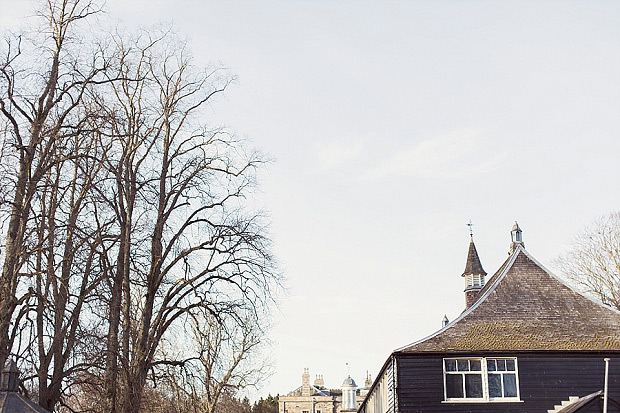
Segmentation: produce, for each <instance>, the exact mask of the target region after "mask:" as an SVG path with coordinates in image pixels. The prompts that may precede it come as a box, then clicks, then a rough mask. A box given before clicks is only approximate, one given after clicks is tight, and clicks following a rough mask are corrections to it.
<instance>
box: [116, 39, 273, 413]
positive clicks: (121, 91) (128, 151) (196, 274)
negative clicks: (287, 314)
mask: <svg viewBox="0 0 620 413" xmlns="http://www.w3.org/2000/svg"><path fill="white" fill-rule="evenodd" d="M124 44H126V43H125V42H123V40H122V39H119V45H120V47H119V49H120V50H122V51H123V53H121V54H120V60H119V62H118V63H117V64H116V65H115V67H117V68H118V69H119V70H120V73H118V74H116V75H115V76H116V77H117V78H125V79H133V80H125V81H120V82H116V83H111V84H110V85H111V87H112V92H111V94H112V95H113V96H114V97H115V99H116V102H115V103H110V104H109V107H110V108H113V111H112V112H113V113H114V114H115V116H116V121H115V126H114V130H113V131H111V133H110V135H111V136H114V140H113V149H112V150H111V151H109V154H108V156H107V158H106V163H107V165H108V168H109V170H110V173H111V174H112V176H113V183H112V184H111V185H110V186H109V188H110V190H111V191H110V192H109V194H108V196H107V199H108V202H109V204H110V206H111V208H112V209H113V210H114V211H115V214H116V217H117V221H118V225H119V233H120V236H119V243H118V247H117V248H116V249H115V250H114V254H115V256H114V257H112V258H110V260H109V261H110V262H116V263H117V265H116V267H115V270H114V271H115V273H114V275H113V276H112V279H113V282H112V291H111V297H112V301H111V303H110V313H109V322H110V328H109V332H108V339H107V343H108V347H107V354H108V356H107V366H106V377H105V382H106V389H107V391H106V392H107V397H108V410H110V411H115V410H123V411H129V412H138V411H139V410H140V405H141V400H142V396H143V390H144V387H145V384H146V380H147V375H148V372H149V370H151V369H154V368H157V367H158V366H159V365H166V364H179V363H181V362H182V360H178V359H172V360H170V359H167V360H158V359H157V354H158V349H159V346H160V343H161V342H162V340H164V339H165V338H166V337H167V336H168V335H169V333H170V331H171V330H172V328H173V327H174V326H175V325H179V324H182V323H183V322H184V320H185V319H186V318H187V317H190V316H192V315H193V314H195V313H197V312H202V311H207V312H209V313H211V314H212V315H213V316H214V317H216V318H217V317H221V316H222V315H223V314H237V315H238V313H239V312H241V311H244V310H245V309H247V308H252V309H254V311H257V312H259V311H260V308H261V307H263V306H265V305H267V303H268V301H269V300H271V299H272V291H271V290H272V288H273V287H274V286H275V285H277V283H278V276H277V274H276V272H275V271H274V265H273V260H272V257H271V255H270V254H269V249H268V246H269V240H268V239H267V238H265V236H264V233H265V231H264V228H263V226H262V225H261V221H260V216H259V215H256V214H252V213H248V212H246V211H245V210H244V207H243V198H244V197H245V194H246V192H247V191H248V190H249V189H250V188H251V187H252V185H253V184H254V169H255V168H256V167H257V166H259V165H260V164H261V163H263V162H264V161H263V160H262V159H261V158H260V157H259V156H258V155H257V154H255V153H250V154H247V155H246V154H245V153H244V152H243V148H242V146H241V144H240V142H237V141H235V140H234V138H233V137H231V136H230V135H229V134H227V133H226V132H225V131H223V130H222V129H220V128H215V129H212V128H209V127H207V126H205V123H204V122H205V118H204V117H205V115H206V112H205V111H204V110H203V109H204V108H205V106H206V105H207V104H208V102H211V101H212V100H213V99H214V97H215V96H217V95H218V94H220V93H222V92H223V91H224V90H225V88H226V87H227V86H228V85H229V83H230V78H229V77H227V76H226V75H224V76H222V75H221V74H220V73H221V70H220V69H217V68H216V69H213V70H199V69H197V68H195V67H193V66H192V64H191V59H190V58H189V53H188V51H187V49H186V46H185V44H183V43H182V42H179V41H178V40H176V39H175V38H174V37H173V36H171V35H170V34H167V33H164V34H163V35H160V36H155V37H153V36H152V35H148V34H145V35H144V36H142V37H141V38H140V39H138V40H136V41H131V42H130V44H132V45H135V44H137V45H138V46H131V47H125V46H124ZM136 79H138V80H136ZM181 358H182V357H181ZM119 372H122V377H121V376H120V375H119ZM119 392H120V393H121V394H119Z"/></svg>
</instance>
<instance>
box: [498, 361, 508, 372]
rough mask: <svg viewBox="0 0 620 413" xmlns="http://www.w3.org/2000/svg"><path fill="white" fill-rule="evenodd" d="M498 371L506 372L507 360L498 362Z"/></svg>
mask: <svg viewBox="0 0 620 413" xmlns="http://www.w3.org/2000/svg"><path fill="white" fill-rule="evenodd" d="M497 371H506V360H497Z"/></svg>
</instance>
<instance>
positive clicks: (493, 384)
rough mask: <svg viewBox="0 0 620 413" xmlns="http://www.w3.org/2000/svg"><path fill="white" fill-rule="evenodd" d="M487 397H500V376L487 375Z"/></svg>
mask: <svg viewBox="0 0 620 413" xmlns="http://www.w3.org/2000/svg"><path fill="white" fill-rule="evenodd" d="M489 397H502V375H501V374H489Z"/></svg>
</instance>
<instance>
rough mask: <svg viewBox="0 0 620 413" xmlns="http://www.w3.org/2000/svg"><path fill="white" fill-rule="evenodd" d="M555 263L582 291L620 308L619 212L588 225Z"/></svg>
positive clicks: (604, 216)
mask: <svg viewBox="0 0 620 413" xmlns="http://www.w3.org/2000/svg"><path fill="white" fill-rule="evenodd" d="M555 265H556V267H558V268H559V270H560V272H561V273H562V274H563V275H564V276H565V277H566V278H568V279H569V280H571V281H572V282H573V283H575V284H576V286H577V287H578V288H579V289H581V290H582V291H583V292H585V293H587V294H591V295H592V296H594V297H595V298H597V299H598V300H600V301H601V302H602V303H603V304H605V305H608V306H610V307H613V308H615V309H617V310H620V212H619V211H616V212H611V213H609V214H606V215H603V216H601V217H599V218H598V219H596V220H595V221H593V222H592V223H591V224H589V225H587V226H586V228H585V229H584V230H583V231H582V232H580V233H579V234H578V235H577V236H576V237H575V238H574V239H573V241H572V243H571V249H570V250H569V251H568V252H567V253H565V254H564V255H562V256H560V257H558V258H557V259H556V260H555Z"/></svg>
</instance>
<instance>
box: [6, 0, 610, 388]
mask: <svg viewBox="0 0 620 413" xmlns="http://www.w3.org/2000/svg"><path fill="white" fill-rule="evenodd" d="M107 3H108V4H107V9H108V11H109V17H110V18H111V19H113V20H119V21H121V24H122V25H126V26H130V27H136V26H138V25H147V26H149V25H153V24H155V23H157V22H162V21H163V22H167V21H174V24H175V27H176V31H177V32H179V33H181V34H184V35H186V36H188V38H189V39H190V42H191V45H192V48H193V50H194V54H195V57H196V60H197V62H198V63H202V64H206V63H208V62H222V63H223V64H224V65H225V66H226V67H228V68H230V69H231V71H232V72H233V73H235V74H236V75H237V77H238V82H237V84H236V85H234V87H233V88H231V89H230V90H229V91H228V92H227V95H226V99H225V100H221V101H220V102H219V104H217V105H214V106H213V109H212V110H213V115H214V118H215V119H217V121H218V122H222V123H225V124H227V125H230V127H231V129H232V130H234V131H235V132H236V133H237V134H238V135H240V136H247V137H248V138H249V139H251V142H252V144H253V145H254V146H256V147H258V148H261V149H262V150H263V151H264V152H266V153H268V154H270V155H271V156H272V157H274V158H275V159H276V161H275V162H274V163H273V164H272V165H271V166H269V167H268V168H266V170H265V171H264V173H263V174H262V185H261V192H260V193H259V194H258V196H257V198H258V199H257V201H258V202H259V204H260V205H262V207H263V208H264V209H265V210H267V211H269V212H270V216H271V222H272V226H271V231H272V237H273V239H274V241H275V246H274V249H275V253H276V255H277V257H278V259H279V261H280V263H281V267H282V269H283V271H284V273H285V274H286V276H287V278H288V280H287V287H288V295H287V296H286V297H284V298H282V300H281V303H280V309H279V310H278V311H277V312H276V313H275V314H274V323H275V327H274V329H273V330H272V335H271V338H272V340H273V342H274V344H273V346H272V357H273V359H274V362H275V374H274V375H273V376H272V378H271V379H270V381H269V382H267V383H265V386H264V387H263V389H262V391H261V393H259V394H264V395H266V394H267V393H268V392H271V393H272V394H275V393H280V394H282V393H286V392H288V391H290V390H292V389H294V388H295V387H297V386H298V385H299V384H300V382H301V373H302V369H303V368H304V367H309V368H310V373H311V375H312V377H314V375H315V374H323V375H324V378H325V382H326V385H328V386H331V387H339V386H340V384H341V383H342V381H343V380H344V378H345V377H346V376H347V367H346V365H345V363H347V362H348V363H349V364H350V366H351V370H350V371H351V376H352V377H353V378H354V379H355V380H356V381H357V382H358V384H361V383H363V378H364V375H365V372H366V370H368V371H370V373H371V374H372V376H373V378H374V377H375V375H376V374H377V372H378V370H379V369H380V367H381V366H382V364H383V362H384V361H385V359H386V358H387V357H388V355H389V354H390V352H391V351H392V350H393V349H395V348H398V347H401V346H403V345H405V344H408V343H410V342H412V341H415V340H417V339H419V338H421V337H423V336H425V335H427V334H429V333H431V332H433V331H435V330H436V329H438V328H439V327H440V325H441V319H442V317H443V315H444V314H447V316H448V318H450V319H453V318H455V317H456V316H457V315H458V314H459V313H460V311H461V310H462V309H463V305H464V297H463V292H462V290H463V281H462V278H461V276H460V275H461V273H462V271H463V269H464V266H465V258H466V253H467V246H468V242H469V235H468V229H467V227H466V225H465V224H466V223H467V222H468V221H469V220H470V219H471V220H472V221H473V222H474V224H475V226H474V238H475V241H476V245H477V248H478V252H479V254H480V257H481V260H482V264H483V266H484V268H485V270H486V271H487V272H488V273H491V274H492V273H493V272H495V270H496V269H497V267H498V266H499V265H500V264H501V262H502V261H503V260H504V259H505V258H506V256H507V251H508V244H509V241H510V237H509V231H510V229H511V227H512V225H513V223H514V221H515V220H518V221H519V224H520V225H521V227H522V229H523V235H524V241H525V244H526V247H527V249H528V250H529V251H530V252H531V253H532V254H533V255H534V256H535V257H536V258H537V259H538V260H539V261H541V262H542V263H543V264H545V265H549V266H550V264H551V263H550V260H551V259H552V258H553V257H555V256H557V255H558V254H560V253H562V252H563V251H565V250H566V248H567V247H568V243H567V242H568V240H569V239H570V238H571V237H572V236H573V235H574V234H575V233H577V232H578V231H579V230H580V229H581V228H582V227H583V226H584V225H585V224H586V223H587V222H588V221H590V220H592V219H594V218H595V217H597V216H599V215H601V214H603V213H607V212H609V211H612V210H618V209H620V183H619V180H620V2H618V1H577V2H575V1H531V2H528V1H488V2H487V1H389V2H387V1H386V2H369V1H357V0H356V1H353V0H351V1H327V0H325V1H303V0H295V1H293V0H291V1H268V0H264V1H260V2H259V1H219V2H215V1H198V0H195V1H190V0H176V1H172V0H123V1H121V0H108V2H107ZM31 5H32V2H29V1H15V0H0V28H2V29H6V28H16V27H19V26H20V25H22V26H23V25H24V24H26V21H25V20H23V16H26V15H28V14H29V13H31V9H30V6H31Z"/></svg>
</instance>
